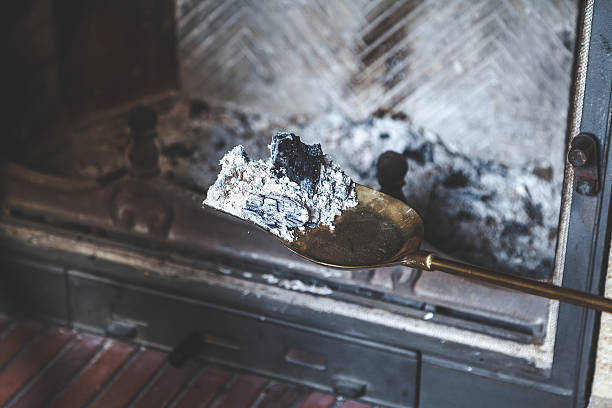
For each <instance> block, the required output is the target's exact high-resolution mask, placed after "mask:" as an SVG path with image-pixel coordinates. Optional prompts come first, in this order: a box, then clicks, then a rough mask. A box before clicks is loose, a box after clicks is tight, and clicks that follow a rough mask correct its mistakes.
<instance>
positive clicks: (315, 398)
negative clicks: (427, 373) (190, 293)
mask: <svg viewBox="0 0 612 408" xmlns="http://www.w3.org/2000/svg"><path fill="white" fill-rule="evenodd" d="M0 384H2V386H1V387H0V405H2V406H10V407H14V408H17V407H20V408H21V407H39V406H43V405H44V406H52V407H62V408H66V407H81V406H88V407H124V406H130V407H147V408H153V407H166V406H167V407H170V406H171V407H195V406H198V407H199V406H202V407H204V406H214V407H217V408H221V407H226V408H230V407H231V408H241V407H244V408H247V407H254V408H265V407H300V408H319V407H320V408H327V407H340V408H367V407H369V405H365V404H362V403H358V402H356V401H352V400H345V399H343V398H342V397H339V396H335V395H331V394H327V393H322V392H319V391H315V390H312V389H308V388H305V387H303V386H299V385H293V384H288V383H285V382H278V381H275V380H273V379H271V378H266V377H262V376H259V375H254V374H249V373H246V372H243V371H238V370H236V369H233V368H228V367H221V366H218V365H215V366H211V365H208V364H206V363H204V362H202V361H192V362H189V363H187V364H185V366H184V367H182V368H175V367H173V366H171V365H170V364H169V362H168V353H166V352H164V351H160V350H157V349H154V348H148V347H142V346H138V345H134V344H130V343H126V342H122V341H118V340H114V339H111V338H108V337H104V336H100V335H95V334H91V333H85V332H82V331H77V330H73V329H69V328H64V327H59V326H48V325H45V324H43V323H40V322H37V321H32V320H19V319H14V318H12V317H10V316H6V315H0Z"/></svg>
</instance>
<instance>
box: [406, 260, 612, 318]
mask: <svg viewBox="0 0 612 408" xmlns="http://www.w3.org/2000/svg"><path fill="white" fill-rule="evenodd" d="M402 264H404V265H406V266H410V267H413V268H418V269H423V270H426V271H440V272H446V273H449V274H451V275H455V276H461V277H464V278H469V279H474V280H478V281H481V282H485V283H489V284H492V285H497V286H503V287H504V288H508V289H513V290H517V291H519V292H524V293H530V294H532V295H536V296H543V297H546V298H549V299H557V300H560V301H562V302H566V303H571V304H574V305H578V306H583V307H587V308H589V309H595V310H601V311H603V312H608V313H612V299H608V298H606V297H603V296H597V295H593V294H590V293H586V292H581V291H579V290H574V289H569V288H564V287H561V286H557V285H552V284H550V283H546V282H539V281H535V280H532V279H527V278H522V277H519V276H514V275H508V274H505V273H500V272H494V271H490V270H488V269H484V268H480V267H478V266H473V265H469V264H464V263H461V262H456V261H451V260H449V259H444V258H441V257H439V256H437V255H436V254H434V253H427V252H418V253H416V254H413V255H411V256H409V257H408V258H406V259H404V260H403V261H402Z"/></svg>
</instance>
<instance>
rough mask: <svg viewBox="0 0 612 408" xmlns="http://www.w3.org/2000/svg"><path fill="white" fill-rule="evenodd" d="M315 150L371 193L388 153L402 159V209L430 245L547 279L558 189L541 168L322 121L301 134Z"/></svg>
mask: <svg viewBox="0 0 612 408" xmlns="http://www.w3.org/2000/svg"><path fill="white" fill-rule="evenodd" d="M300 133H301V134H302V135H303V138H304V139H305V140H306V141H308V142H311V143H312V142H314V141H316V142H319V143H321V145H322V146H323V149H324V150H325V151H327V152H328V154H329V155H330V156H331V157H332V159H333V160H334V162H336V163H338V164H339V165H340V166H341V167H342V168H343V169H344V170H345V171H346V172H347V173H348V174H349V175H350V176H351V177H352V178H353V179H354V180H355V181H356V182H359V183H362V184H366V185H371V186H375V185H376V160H377V158H378V156H379V155H380V154H381V153H383V152H384V151H386V150H394V151H397V152H400V153H403V155H404V156H405V157H406V160H407V162H408V166H409V171H408V175H407V177H406V185H405V186H404V194H405V196H406V198H407V200H408V203H409V204H410V205H411V206H413V207H414V208H415V209H416V210H417V211H418V212H419V213H420V214H421V215H422V217H423V219H424V221H425V230H426V237H425V239H426V240H427V241H429V242H430V243H431V244H432V245H434V246H436V247H438V248H439V249H440V250H442V251H445V252H446V253H447V254H449V255H452V256H456V257H458V258H460V259H462V260H465V261H467V262H472V263H475V264H479V265H483V266H487V267H490V268H495V269H498V270H501V271H506V272H512V273H517V274H522V275H528V276H531V277H536V278H549V277H551V276H552V267H553V258H554V253H555V243H556V228H557V223H558V220H559V207H560V196H561V183H560V182H559V181H558V180H550V178H546V177H541V175H540V174H541V172H542V171H541V168H542V167H546V165H552V163H550V164H546V165H543V164H542V163H540V164H539V167H538V168H509V167H507V166H504V165H501V164H499V163H495V162H492V161H485V160H481V159H478V158H473V157H467V156H465V155H462V154H459V153H457V152H455V151H453V150H452V149H450V148H449V147H448V146H446V145H445V144H444V143H443V142H442V141H441V140H440V139H439V137H438V136H437V135H435V134H432V133H429V132H427V131H424V130H422V129H418V128H416V127H415V126H413V125H412V124H411V123H410V122H408V121H402V120H394V119H390V118H374V119H369V120H366V121H362V122H357V123H355V122H351V121H350V120H348V119H346V118H345V117H343V116H341V115H338V114H328V115H325V116H323V117H320V118H318V119H317V120H315V121H313V122H311V123H310V124H309V125H307V126H306V127H304V128H303V129H302V130H301V132H300Z"/></svg>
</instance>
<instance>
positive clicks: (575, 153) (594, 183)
mask: <svg viewBox="0 0 612 408" xmlns="http://www.w3.org/2000/svg"><path fill="white" fill-rule="evenodd" d="M567 160H568V161H569V162H570V164H571V165H572V166H573V167H574V185H575V186H576V192H577V193H578V194H582V195H588V196H593V195H595V194H597V192H598V191H599V185H600V182H599V173H600V172H599V142H598V141H597V138H595V136H593V135H591V134H589V133H580V134H579V135H578V136H576V137H575V138H574V139H573V140H572V142H571V145H570V150H569V152H568V154H567Z"/></svg>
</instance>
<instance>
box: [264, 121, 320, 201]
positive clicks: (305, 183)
mask: <svg viewBox="0 0 612 408" xmlns="http://www.w3.org/2000/svg"><path fill="white" fill-rule="evenodd" d="M270 151H271V153H272V163H273V164H274V167H275V169H276V170H277V171H278V172H279V174H282V175H286V176H287V177H288V178H289V180H291V181H294V182H295V183H297V184H298V185H299V186H300V187H301V188H302V190H304V191H305V192H306V193H307V194H308V195H309V196H312V195H313V194H314V192H315V187H316V185H317V183H318V182H319V177H320V176H321V164H322V163H323V151H322V150H321V145H320V144H313V145H307V144H305V143H302V142H301V141H300V137H299V136H296V135H294V134H293V133H277V134H276V135H275V136H274V137H273V138H272V145H271V147H270Z"/></svg>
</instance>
